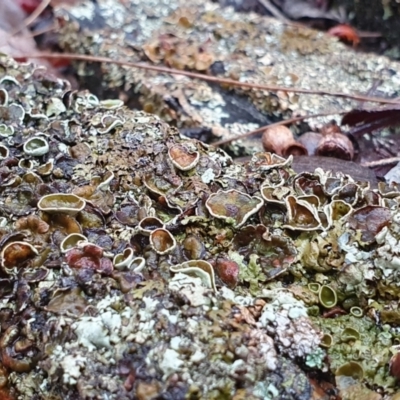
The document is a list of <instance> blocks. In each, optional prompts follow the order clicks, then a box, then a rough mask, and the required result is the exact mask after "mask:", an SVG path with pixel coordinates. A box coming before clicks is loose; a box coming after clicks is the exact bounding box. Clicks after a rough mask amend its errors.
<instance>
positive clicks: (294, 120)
mask: <svg viewBox="0 0 400 400" xmlns="http://www.w3.org/2000/svg"><path fill="white" fill-rule="evenodd" d="M346 113H348V111H331V112H328V113H322V114H311V115H304V116H302V117H294V118H290V119H286V120H284V121H279V122H274V123H273V124H269V125H265V126H262V127H261V128H257V129H255V130H254V131H250V132H246V133H243V134H241V135H238V136H235V137H233V138H230V139H225V140H219V141H218V142H213V143H212V145H213V146H222V145H223V144H228V143H230V142H233V141H234V140H238V139H244V138H246V137H248V136H252V135H256V134H257V133H261V132H264V131H265V130H266V129H267V128H273V127H275V126H280V125H290V124H292V123H294V122H298V121H303V120H305V119H308V118H317V117H326V116H328V115H334V114H346Z"/></svg>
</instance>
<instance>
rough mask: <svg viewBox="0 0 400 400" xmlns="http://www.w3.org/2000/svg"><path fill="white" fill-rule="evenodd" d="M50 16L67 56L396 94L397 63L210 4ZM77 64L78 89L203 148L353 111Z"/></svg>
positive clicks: (312, 99)
mask: <svg viewBox="0 0 400 400" xmlns="http://www.w3.org/2000/svg"><path fill="white" fill-rule="evenodd" d="M361 7H363V8H365V7H364V6H360V8H361ZM56 16H57V18H58V19H59V20H61V21H62V28H61V32H60V37H59V43H58V45H59V46H60V47H61V48H62V49H63V50H64V51H67V52H73V53H79V54H90V55H94V56H104V57H110V58H112V59H114V60H128V61H136V62H142V61H145V62H148V63H150V64H152V65H160V66H161V65H163V66H170V67H173V68H177V69H181V70H189V71H193V72H198V73H204V74H208V75H213V76H216V77H221V78H230V79H235V80H238V81H239V82H249V83H256V84H266V85H273V86H274V85H276V86H283V87H295V88H300V89H314V90H317V91H319V90H325V91H330V92H332V91H334V92H343V93H368V91H369V90H370V88H371V87H374V85H375V82H377V81H379V82H380V85H379V92H380V94H381V96H382V97H389V98H391V97H396V96H399V94H400V68H399V65H398V64H397V63H395V62H392V61H390V60H389V59H387V58H385V57H379V56H375V55H372V54H363V53H362V52H357V53H355V52H354V49H352V48H349V47H346V46H345V45H343V44H342V43H340V42H339V41H338V39H337V38H334V37H330V36H328V35H326V34H325V33H323V32H319V31H316V30H311V29H308V28H305V27H301V26H300V27H299V26H291V25H290V24H285V23H282V22H281V21H278V20H276V19H273V18H267V17H265V16H260V15H257V14H255V13H239V12H236V11H235V10H234V9H233V7H226V8H221V7H220V6H219V5H218V4H216V2H211V1H204V0H190V2H188V1H187V0H179V1H178V0H176V1H173V2H170V1H167V0H163V1H160V0H151V1H150V0H147V1H146V2H140V1H134V0H126V1H123V2H120V1H116V0H98V1H96V2H92V1H90V0H86V1H82V2H81V3H80V5H79V6H76V5H75V6H72V7H68V6H61V7H59V8H58V9H57V10H56ZM75 65H76V66H77V71H78V79H79V81H80V82H81V84H82V85H83V86H84V87H86V88H90V90H92V91H94V93H95V94H97V95H99V96H100V97H106V96H110V94H111V93H112V95H113V96H116V94H117V93H118V95H119V96H121V98H124V99H126V100H127V102H128V104H132V105H134V106H135V107H141V108H142V109H144V110H145V111H148V112H152V113H155V114H157V115H159V116H161V118H162V119H163V120H165V121H168V122H170V123H171V124H173V125H174V126H177V127H178V128H180V129H181V130H182V131H183V132H185V133H187V134H188V135H189V134H191V135H197V136H196V137H198V138H202V140H204V141H208V139H209V138H210V137H212V136H213V135H214V136H219V137H222V138H224V139H226V138H232V137H234V136H236V135H238V134H241V133H245V132H247V131H250V130H253V129H255V128H257V127H259V126H263V125H267V124H268V123H270V122H271V121H275V120H276V118H277V117H278V118H280V119H285V118H287V117H289V116H295V115H305V114H307V113H310V114H314V113H324V112H332V111H333V110H340V111H343V110H346V109H348V110H350V109H352V108H357V107H359V102H357V101H354V100H350V99H347V98H338V97H330V96H319V95H315V94H301V93H290V92H286V91H283V90H280V91H266V90H259V89H249V88H239V87H233V86H231V85H224V86H222V87H221V86H218V85H215V84H210V83H207V82H204V81H201V80H193V79H189V78H186V77H178V76H176V75H167V74H157V73H156V72H153V71H145V70H141V69H133V68H129V67H120V66H117V65H113V64H111V63H103V64H101V65H99V64H95V63H89V64H88V63H85V62H79V63H77V64H75ZM100 77H101V78H100ZM99 80H100V82H101V84H99ZM332 118H340V116H338V115H337V116H334V115H333V116H327V117H324V118H320V119H312V120H309V123H310V125H312V126H313V127H315V126H319V127H320V126H321V123H322V122H324V123H326V122H328V121H330V120H331V119H332ZM293 128H294V129H295V127H293ZM255 149H258V151H260V150H261V141H260V140H257V141H251V140H245V141H243V142H240V143H237V142H236V143H235V145H234V146H232V148H231V151H232V152H233V154H237V153H242V154H243V153H245V154H252V153H253V152H254V150H255Z"/></svg>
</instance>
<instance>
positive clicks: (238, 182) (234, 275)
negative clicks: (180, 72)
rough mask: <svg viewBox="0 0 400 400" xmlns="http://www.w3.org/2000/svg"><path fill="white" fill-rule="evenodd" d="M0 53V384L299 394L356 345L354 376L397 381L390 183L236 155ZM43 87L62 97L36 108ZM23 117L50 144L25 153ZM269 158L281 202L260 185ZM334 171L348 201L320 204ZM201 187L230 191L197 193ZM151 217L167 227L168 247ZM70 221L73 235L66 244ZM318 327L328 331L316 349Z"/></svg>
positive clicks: (52, 390) (332, 186) (136, 394)
mask: <svg viewBox="0 0 400 400" xmlns="http://www.w3.org/2000/svg"><path fill="white" fill-rule="evenodd" d="M0 70H1V72H2V73H4V74H5V75H8V76H13V77H14V79H13V80H6V81H4V80H3V82H2V83H0V89H2V90H3V91H4V92H5V93H7V96H3V104H2V105H1V109H0V112H1V114H0V124H2V125H5V126H7V127H12V129H8V130H7V136H6V137H2V139H1V144H2V145H4V146H7V148H8V149H9V152H10V153H9V155H8V156H7V157H6V158H4V159H3V160H0V163H1V164H0V178H1V186H0V217H1V218H2V219H1V224H0V252H1V259H0V274H1V282H2V285H1V291H0V323H1V338H0V350H1V351H0V357H1V361H2V366H3V367H2V369H0V373H1V376H2V382H4V385H3V386H2V388H0V389H1V390H3V391H4V392H5V393H6V392H7V394H10V395H14V394H15V396H16V397H17V398H22V399H24V398H32V396H33V395H32V393H34V394H37V393H44V394H43V396H42V395H39V396H42V397H39V398H43V399H45V398H48V397H50V396H52V398H55V399H71V400H72V399H86V398H109V399H136V398H152V397H155V398H156V397H159V398H166V399H169V398H173V399H175V400H180V399H182V400H183V399H204V398H207V399H239V398H243V397H246V398H249V399H255V400H256V399H266V398H287V399H304V400H306V399H307V400H308V399H309V398H310V397H311V395H312V386H311V383H310V380H309V378H308V376H307V374H308V372H309V371H310V369H311V371H312V372H313V373H314V374H315V373H318V372H324V373H331V374H334V373H335V372H336V371H337V369H338V368H339V367H340V366H341V365H343V364H346V363H348V362H350V361H352V360H354V359H357V362H358V363H359V364H360V365H362V367H363V368H364V370H365V374H364V376H363V377H362V378H360V382H359V383H360V385H364V386H363V387H365V388H367V387H370V388H374V387H379V390H383V391H386V392H387V393H389V392H390V391H392V390H394V389H395V388H397V383H396V381H395V380H394V378H393V377H391V376H389V360H390V358H391V356H392V352H393V349H394V348H393V345H394V344H395V343H397V340H398V328H397V326H398V324H399V318H398V317H397V314H396V311H397V310H396V304H397V301H398V299H399V297H400V295H399V292H398V290H397V283H396V280H395V277H396V271H397V266H396V260H395V257H397V252H396V246H393V245H392V244H393V243H394V244H396V243H397V236H398V232H399V229H400V228H399V223H398V217H397V208H398V199H399V195H398V192H389V191H388V190H387V188H385V187H380V190H379V191H372V190H371V189H370V188H369V186H368V185H367V184H365V183H354V182H353V180H352V178H351V177H349V176H333V175H332V174H330V173H329V172H324V171H316V172H315V173H303V174H296V173H294V171H293V170H292V169H291V168H290V160H283V159H281V158H279V157H276V156H274V155H271V154H269V153H260V154H256V155H255V156H254V157H253V159H252V161H251V162H250V163H249V164H247V165H245V166H243V165H237V164H234V163H233V162H232V160H231V159H230V157H228V156H227V155H226V154H225V153H224V152H223V151H221V150H218V149H214V148H212V147H209V146H207V145H205V144H203V143H201V142H199V141H196V140H190V139H187V138H186V137H184V136H182V135H180V134H179V132H178V131H177V130H174V129H172V128H170V127H169V126H168V125H167V124H165V123H164V122H162V121H161V120H160V119H159V118H158V117H155V116H153V115H151V114H146V113H144V112H137V111H132V110H129V109H127V108H125V107H123V106H122V104H121V103H119V102H103V103H102V102H100V101H99V100H98V99H97V98H96V97H95V96H93V95H92V94H90V93H89V92H85V91H81V92H72V91H71V90H70V88H69V85H68V84H67V83H66V82H64V81H61V80H59V79H56V78H53V77H52V76H50V75H48V74H46V72H44V71H43V70H42V69H40V68H38V67H35V66H32V65H28V64H27V65H25V64H21V65H18V64H16V63H15V62H13V61H11V60H10V59H8V58H6V57H2V58H1V59H0ZM50 99H52V100H51V102H50V103H49V100H50ZM55 99H58V100H60V101H62V103H63V104H64V106H65V110H64V109H62V107H58V110H59V111H60V112H59V113H58V112H56V113H54V112H52V113H51V114H50V115H46V112H45V110H46V108H47V107H48V105H49V104H53V105H54V104H59V105H60V103H59V101H57V100H55ZM11 132H12V134H11ZM38 134H40V137H45V138H46V142H47V143H48V147H49V148H48V151H46V152H43V154H26V152H24V151H23V148H24V143H26V141H27V140H29V139H31V138H33V137H36V136H37V135H38ZM171 149H174V150H175V151H171ZM186 150H187V151H186ZM177 151H179V154H180V157H181V156H182V157H188V158H189V161H190V157H191V156H192V155H193V154H195V157H194V160H195V162H193V165H192V166H191V169H189V170H185V168H184V169H182V165H186V164H185V162H186V161H187V159H184V160H182V159H180V160H179V165H178V166H177V165H176V164H177V159H176V158H174V159H171V157H172V156H173V155H174V154H175V155H176V154H177ZM197 155H198V157H197ZM173 161H174V162H173ZM44 166H45V167H44ZM207 170H212V172H213V178H212V180H211V181H208V180H206V181H205V180H204V179H203V177H204V173H205V171H207ZM277 173H279V174H280V175H281V176H282V187H285V188H287V190H286V193H287V194H286V195H283V196H282V203H281V204H276V203H275V202H274V200H273V199H272V200H271V199H269V198H265V197H263V196H262V194H261V193H260V191H261V188H264V187H265V185H266V184H267V183H268V182H271V180H273V178H274V177H275V176H276V174H277ZM348 185H353V186H357V187H358V191H357V201H355V199H354V198H352V197H351V195H350V194H349V193H348V191H347V192H346V193H347V197H346V201H347V202H348V204H349V207H351V213H348V214H346V215H345V216H343V215H340V213H339V214H337V213H333V212H332V207H331V205H332V204H334V202H335V201H337V199H341V200H342V201H345V200H343V198H344V195H343V192H345V189H346V188H348ZM388 193H389V194H388ZM65 194H68V196H64V195H65ZM215 194H218V196H222V197H223V195H227V196H229V202H226V203H224V202H223V198H222V199H221V201H220V202H219V204H218V207H217V210H216V208H215V207H214V208H213V207H211V210H210V202H209V203H207V200H208V199H210V198H212V199H213V198H214V199H215ZM232 194H233V195H232ZM49 195H51V196H50V197H49ZM285 196H286V197H285ZM49 199H50V200H49ZM243 199H253V200H254V204H253V203H251V202H248V203H249V204H248V203H247V202H243V201H242V200H243ZM43 200H47V201H48V202H50V203H51V207H46V201H45V202H44V203H45V206H44V207H43ZM236 200H237V201H236ZM292 200H293V201H292ZM71 202H72V203H73V205H76V207H75V206H74V207H73V206H71ZM207 205H209V207H207ZM251 205H252V206H254V209H251V210H249V209H248V207H249V206H251ZM221 215H223V216H224V217H226V218H220V216H221ZM243 216H245V218H244V217H243ZM366 219H368V224H365V223H364V221H365V220H366ZM315 221H317V225H316V226H314V227H313V230H310V229H308V227H309V226H310V223H311V224H314V222H315ZM157 230H163V232H164V230H165V231H168V233H169V235H168V238H167V241H169V240H170V238H171V236H172V237H173V239H174V240H173V241H172V243H173V244H174V246H170V248H169V250H168V252H163V251H160V248H164V246H165V245H166V244H165V243H163V240H164V239H163V238H164V236H163V235H161V236H159V237H157V236H156V235H153V233H154V232H156V231H157ZM74 233H75V234H79V235H82V236H78V238H80V239H82V240H77V241H76V242H75V243H74V245H72V246H71V248H67V249H65V247H64V246H63V243H64V244H65V242H64V240H65V238H67V237H68V236H69V235H71V234H74ZM150 239H151V240H150ZM155 241H159V242H157V243H155ZM392 242H393V243H392ZM127 249H128V250H127ZM129 249H130V250H129ZM121 254H122V255H124V254H125V256H121ZM116 256H118V257H116ZM121 257H122V258H123V257H126V258H127V259H130V257H131V258H132V260H134V259H137V260H140V265H141V266H140V268H139V269H136V268H137V267H138V265H137V264H136V263H133V262H128V261H127V262H126V263H123V262H122V263H121V262H120V258H121ZM113 261H114V262H113ZM125 261H126V260H125ZM310 284H312V285H310ZM310 288H311V289H312V290H311V289H310ZM323 288H325V289H324V292H322V290H323ZM327 288H329V296H328V297H329V298H328V301H326V300H324V299H323V298H322V295H323V293H325V292H326V290H327ZM315 292H317V293H315ZM333 292H334V293H335V296H336V297H334V299H335V302H336V304H333V302H332V298H333V297H332V293H333ZM354 307H358V308H359V309H361V310H362V313H361V314H362V315H359V316H358V317H356V316H353V315H352V314H351V313H350V310H351V309H352V308H354ZM311 309H312V312H310V310H311ZM311 314H312V316H311ZM331 317H335V318H331ZM382 322H383V324H382ZM350 328H351V329H355V330H357V331H358V335H359V336H357V334H355V333H354V332H353V331H351V330H350ZM346 329H347V331H346ZM324 334H330V335H331V336H332V338H333V343H332V345H331V346H330V347H328V348H324V350H321V349H322V348H323V346H324V342H323V341H322V339H323V337H324ZM342 334H343V335H342ZM341 335H342V336H341ZM325 352H326V354H327V355H328V357H324V354H325ZM386 392H385V393H386ZM145 393H150V394H148V395H147V396H148V397H145Z"/></svg>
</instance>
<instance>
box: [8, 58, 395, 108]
mask: <svg viewBox="0 0 400 400" xmlns="http://www.w3.org/2000/svg"><path fill="white" fill-rule="evenodd" d="M15 58H16V59H17V60H18V58H28V59H29V58H46V59H52V58H56V59H63V60H80V61H89V62H103V63H109V64H116V65H122V66H126V67H132V68H141V69H147V70H149V71H156V72H162V73H166V74H173V75H174V74H175V75H183V76H187V77H190V78H195V79H201V80H204V81H208V82H214V83H218V84H227V85H232V86H240V87H246V88H252V89H261V90H270V91H273V92H276V91H279V90H282V91H285V92H292V93H303V94H314V95H320V96H333V97H344V98H348V99H353V100H358V101H369V102H372V103H381V104H400V100H399V99H384V98H382V97H368V96H362V95H357V94H346V93H342V92H328V91H324V90H311V89H296V88H291V87H283V86H277V85H259V84H256V83H248V82H239V81H235V80H233V79H227V78H218V77H215V76H209V75H203V74H198V73H195V72H189V71H181V70H178V69H173V68H167V67H158V66H155V65H148V64H143V63H136V62H130V61H124V60H114V59H112V58H109V57H97V56H88V55H84V54H71V53H46V52H43V53H37V54H23V55H20V56H18V57H15Z"/></svg>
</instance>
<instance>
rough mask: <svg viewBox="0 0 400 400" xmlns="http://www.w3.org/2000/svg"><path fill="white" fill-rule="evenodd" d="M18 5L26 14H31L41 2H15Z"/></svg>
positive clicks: (19, 0)
mask: <svg viewBox="0 0 400 400" xmlns="http://www.w3.org/2000/svg"><path fill="white" fill-rule="evenodd" d="M17 3H18V5H19V6H20V7H21V8H22V9H23V10H24V11H25V12H26V13H28V14H31V13H33V12H34V11H35V10H36V8H37V6H38V5H39V4H40V3H41V0H17Z"/></svg>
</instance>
